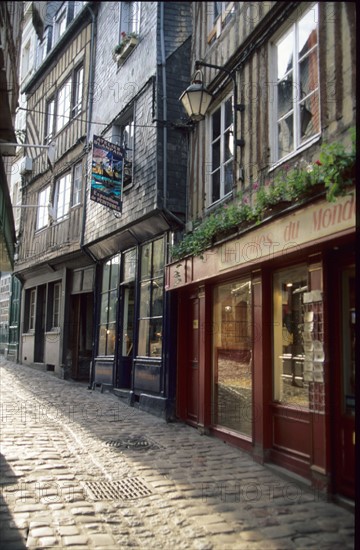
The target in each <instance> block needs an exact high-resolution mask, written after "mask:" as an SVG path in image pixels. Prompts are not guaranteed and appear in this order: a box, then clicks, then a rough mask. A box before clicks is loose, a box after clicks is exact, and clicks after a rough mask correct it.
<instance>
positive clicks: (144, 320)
mask: <svg viewBox="0 0 360 550" xmlns="http://www.w3.org/2000/svg"><path fill="white" fill-rule="evenodd" d="M163 293H164V239H163V238H161V239H158V240H156V241H153V242H151V243H147V244H145V245H143V246H142V247H141V282H140V314H139V342H138V355H139V356H143V357H161V353H162V316H163Z"/></svg>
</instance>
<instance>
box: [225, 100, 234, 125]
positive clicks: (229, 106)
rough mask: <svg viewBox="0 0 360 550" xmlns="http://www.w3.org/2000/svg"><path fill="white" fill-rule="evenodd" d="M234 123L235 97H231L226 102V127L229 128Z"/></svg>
mask: <svg viewBox="0 0 360 550" xmlns="http://www.w3.org/2000/svg"><path fill="white" fill-rule="evenodd" d="M232 123H233V98H232V97H229V99H227V100H226V102H225V124H224V128H225V129H226V128H229V126H231V125H232Z"/></svg>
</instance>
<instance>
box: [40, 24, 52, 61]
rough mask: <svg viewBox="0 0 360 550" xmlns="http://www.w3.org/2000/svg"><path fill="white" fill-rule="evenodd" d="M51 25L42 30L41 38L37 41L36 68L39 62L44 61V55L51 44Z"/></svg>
mask: <svg viewBox="0 0 360 550" xmlns="http://www.w3.org/2000/svg"><path fill="white" fill-rule="evenodd" d="M52 32H53V28H52V26H48V27H46V29H45V30H44V35H43V39H42V40H39V41H38V45H37V51H36V68H37V69H38V68H39V67H40V65H41V63H42V62H43V61H44V59H45V57H46V56H47V54H48V53H49V51H50V50H51V44H52Z"/></svg>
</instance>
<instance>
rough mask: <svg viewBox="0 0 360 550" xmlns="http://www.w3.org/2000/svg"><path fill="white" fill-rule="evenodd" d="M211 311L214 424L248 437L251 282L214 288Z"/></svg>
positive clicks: (250, 373) (243, 281) (249, 421)
mask: <svg viewBox="0 0 360 550" xmlns="http://www.w3.org/2000/svg"><path fill="white" fill-rule="evenodd" d="M213 312H214V313H213V315H214V317H213V327H214V330H213V337H212V358H213V359H212V360H213V375H212V396H213V399H212V418H213V424H215V425H221V426H224V427H227V428H229V429H232V430H234V431H237V432H240V433H243V434H245V435H248V436H250V437H251V435H252V360H251V358H252V306H251V282H250V281H249V280H238V281H234V282H232V283H227V284H224V285H220V286H218V287H216V288H215V289H214V294H213Z"/></svg>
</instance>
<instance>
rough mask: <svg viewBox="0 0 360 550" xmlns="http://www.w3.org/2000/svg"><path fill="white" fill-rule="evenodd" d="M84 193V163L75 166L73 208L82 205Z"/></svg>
mask: <svg viewBox="0 0 360 550" xmlns="http://www.w3.org/2000/svg"><path fill="white" fill-rule="evenodd" d="M81 192H82V163H81V162H79V164H76V165H75V168H74V177H73V190H72V206H76V205H77V204H80V203H81Z"/></svg>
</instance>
